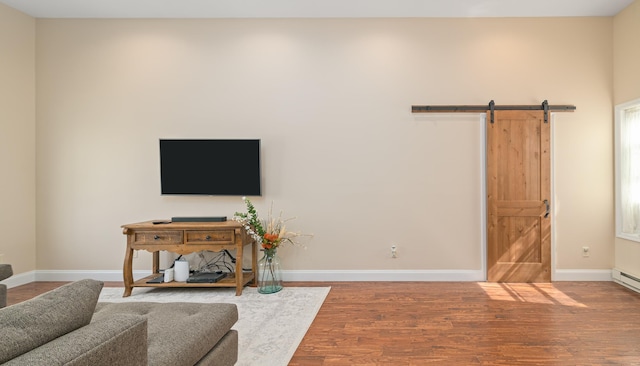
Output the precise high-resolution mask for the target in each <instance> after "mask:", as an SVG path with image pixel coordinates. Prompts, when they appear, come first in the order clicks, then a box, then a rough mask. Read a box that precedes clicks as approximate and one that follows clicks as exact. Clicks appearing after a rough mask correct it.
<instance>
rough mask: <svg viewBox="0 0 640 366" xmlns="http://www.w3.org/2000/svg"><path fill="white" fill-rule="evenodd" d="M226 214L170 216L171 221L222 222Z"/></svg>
mask: <svg viewBox="0 0 640 366" xmlns="http://www.w3.org/2000/svg"><path fill="white" fill-rule="evenodd" d="M224 221H227V217H226V216H208V217H207V216H198V217H172V218H171V222H224Z"/></svg>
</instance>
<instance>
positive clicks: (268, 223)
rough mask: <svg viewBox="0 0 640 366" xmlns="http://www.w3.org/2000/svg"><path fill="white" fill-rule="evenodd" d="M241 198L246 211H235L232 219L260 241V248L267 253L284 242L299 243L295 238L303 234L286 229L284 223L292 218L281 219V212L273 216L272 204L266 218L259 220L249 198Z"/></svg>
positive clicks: (273, 250)
mask: <svg viewBox="0 0 640 366" xmlns="http://www.w3.org/2000/svg"><path fill="white" fill-rule="evenodd" d="M242 199H243V200H244V202H245V204H246V206H247V212H236V213H235V215H234V217H233V219H234V220H236V221H238V222H240V223H241V224H242V225H243V226H244V228H245V230H246V231H247V233H248V234H249V235H251V236H252V237H253V239H254V240H255V241H256V242H258V243H260V245H261V246H262V249H264V250H265V252H267V254H268V253H270V252H271V253H273V252H275V250H276V249H277V248H278V247H280V245H282V244H285V243H289V244H292V245H297V244H299V243H298V241H297V239H298V238H299V237H301V236H303V235H302V234H300V233H296V232H293V231H287V228H286V225H285V224H286V223H287V221H289V220H292V219H293V218H290V219H283V218H282V212H281V213H280V215H278V217H274V216H273V204H272V205H271V209H270V210H269V216H268V218H267V219H266V220H261V219H260V217H259V216H258V212H257V211H256V208H255V207H254V206H253V203H251V200H249V199H248V198H247V197H242Z"/></svg>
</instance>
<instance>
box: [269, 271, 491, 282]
mask: <svg viewBox="0 0 640 366" xmlns="http://www.w3.org/2000/svg"><path fill="white" fill-rule="evenodd" d="M282 278H283V280H285V281H310V282H313V281H336V282H339V281H344V282H347V281H352V282H357V281H434V282H435V281H441V282H481V281H484V280H485V274H484V272H482V271H479V270H379V271H378V270H336V271H320V270H318V271H312V270H309V271H307V270H299V271H282Z"/></svg>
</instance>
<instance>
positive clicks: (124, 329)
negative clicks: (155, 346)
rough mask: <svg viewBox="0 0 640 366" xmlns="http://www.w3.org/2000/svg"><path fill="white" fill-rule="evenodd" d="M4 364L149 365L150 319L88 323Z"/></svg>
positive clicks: (123, 318) (123, 317)
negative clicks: (148, 321)
mask: <svg viewBox="0 0 640 366" xmlns="http://www.w3.org/2000/svg"><path fill="white" fill-rule="evenodd" d="M5 365H13V366H15V365H29V366H40V365H42V366H44V365H47V366H53V365H73V366H81V365H82V366H89V365H90V366H100V365H105V366H106V365H109V366H146V365H147V320H146V318H144V317H143V316H140V315H127V314H120V315H119V316H117V317H110V318H104V319H101V320H99V321H96V322H92V323H89V324H88V325H85V326H84V327H81V328H78V329H76V330H74V331H73V332H70V333H67V334H65V335H63V336H61V337H58V338H56V339H54V340H52V341H51V342H49V343H46V344H44V345H42V346H40V347H38V348H35V349H33V350H31V351H29V352H27V353H25V354H22V355H20V356H19V357H16V358H14V359H12V360H10V361H9V362H7V363H6V364H5Z"/></svg>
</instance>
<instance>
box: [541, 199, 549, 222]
mask: <svg viewBox="0 0 640 366" xmlns="http://www.w3.org/2000/svg"><path fill="white" fill-rule="evenodd" d="M542 202H544V206H545V207H546V211H545V213H544V218H545V219H546V218H547V217H549V209H550V207H549V200H544V201H542Z"/></svg>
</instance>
